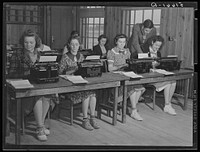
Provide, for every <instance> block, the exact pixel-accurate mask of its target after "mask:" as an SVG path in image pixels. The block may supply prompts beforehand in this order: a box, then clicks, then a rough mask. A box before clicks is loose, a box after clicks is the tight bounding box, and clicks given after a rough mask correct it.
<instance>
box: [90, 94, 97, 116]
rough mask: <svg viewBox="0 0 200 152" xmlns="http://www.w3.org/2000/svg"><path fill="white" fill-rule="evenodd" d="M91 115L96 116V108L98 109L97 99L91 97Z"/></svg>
mask: <svg viewBox="0 0 200 152" xmlns="http://www.w3.org/2000/svg"><path fill="white" fill-rule="evenodd" d="M89 102H90V103H89V104H90V115H91V116H94V115H95V108H96V97H94V96H91V97H90V101H89Z"/></svg>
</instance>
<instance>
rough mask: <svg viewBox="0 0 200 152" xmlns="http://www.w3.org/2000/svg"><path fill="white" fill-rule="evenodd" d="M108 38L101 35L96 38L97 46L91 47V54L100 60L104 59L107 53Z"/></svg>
mask: <svg viewBox="0 0 200 152" xmlns="http://www.w3.org/2000/svg"><path fill="white" fill-rule="evenodd" d="M107 43H108V38H107V37H106V35H104V34H102V35H100V36H99V37H98V44H97V45H95V46H93V54H94V55H100V56H101V58H106V56H107V52H108V46H107Z"/></svg>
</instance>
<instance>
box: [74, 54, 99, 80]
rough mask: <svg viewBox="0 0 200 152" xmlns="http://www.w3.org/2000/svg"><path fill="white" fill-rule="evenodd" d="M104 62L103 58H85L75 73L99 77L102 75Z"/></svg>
mask: <svg viewBox="0 0 200 152" xmlns="http://www.w3.org/2000/svg"><path fill="white" fill-rule="evenodd" d="M102 71H103V62H102V60H101V59H89V58H88V59H87V58H86V59H85V60H84V61H83V62H80V63H78V70H77V71H76V72H75V73H74V75H81V76H82V77H98V76H101V75H102Z"/></svg>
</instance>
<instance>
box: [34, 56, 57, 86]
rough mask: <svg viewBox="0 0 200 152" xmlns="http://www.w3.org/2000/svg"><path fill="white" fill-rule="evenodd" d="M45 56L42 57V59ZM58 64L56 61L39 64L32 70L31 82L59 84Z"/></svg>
mask: <svg viewBox="0 0 200 152" xmlns="http://www.w3.org/2000/svg"><path fill="white" fill-rule="evenodd" d="M41 57H43V58H44V56H40V58H41ZM58 68H59V67H58V62H56V56H55V61H42V62H37V63H35V64H34V66H33V67H32V68H31V69H30V81H34V82H36V83H51V82H57V81H58V80H59V77H58Z"/></svg>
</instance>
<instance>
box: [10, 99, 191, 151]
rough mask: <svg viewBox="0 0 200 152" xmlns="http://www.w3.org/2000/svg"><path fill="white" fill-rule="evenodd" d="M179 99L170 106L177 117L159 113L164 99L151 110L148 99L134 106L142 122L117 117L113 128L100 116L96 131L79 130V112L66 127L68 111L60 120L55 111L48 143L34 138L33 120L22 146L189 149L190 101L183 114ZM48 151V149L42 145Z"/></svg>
mask: <svg viewBox="0 0 200 152" xmlns="http://www.w3.org/2000/svg"><path fill="white" fill-rule="evenodd" d="M182 103H183V99H182V98H177V97H175V98H173V104H172V106H173V107H174V108H175V110H176V112H177V115H176V116H171V115H169V114H166V113H164V112H163V110H162V109H163V105H164V99H163V97H162V95H161V96H159V97H157V99H156V109H155V111H153V110H152V109H151V108H150V107H152V103H151V102H149V100H147V101H146V103H144V102H139V103H138V105H137V107H138V110H139V113H140V115H141V116H142V117H143V118H144V120H143V121H142V122H139V121H136V120H134V119H132V118H131V117H130V116H129V114H128V113H127V117H126V123H125V124H122V123H121V122H120V121H121V116H120V115H118V120H119V121H118V122H117V125H116V126H113V125H111V118H109V117H108V116H106V115H102V119H101V120H98V122H99V125H100V126H101V128H100V129H98V130H93V131H87V130H85V129H84V128H82V127H81V118H82V117H81V116H82V114H81V112H80V111H78V110H76V112H75V123H74V125H73V126H71V125H70V123H69V120H68V116H69V112H68V111H62V114H61V120H58V118H57V115H56V114H57V110H56V109H55V110H54V111H53V113H52V115H51V134H50V135H49V136H48V141H46V142H40V141H38V140H37V139H36V136H35V132H34V131H35V123H34V119H33V118H30V120H29V121H28V124H27V126H26V131H25V133H26V134H25V135H23V136H21V144H22V145H49V146H51V145H54V146H55V145H59V146H60V147H65V146H69V145H72V146H74V145H76V146H75V148H78V145H90V146H91V145H95V146H105V148H106V147H107V146H108V147H109V146H111V145H113V146H127V147H129V146H131V148H133V147H137V146H139V147H140V146H142V147H145V146H159V147H162V146H169V147H170V146H181V147H182V146H184V147H185V146H186V147H187V146H192V145H193V106H192V103H193V101H192V100H191V99H189V100H188V108H187V110H186V111H184V110H183V109H182V107H181V104H182ZM6 143H7V144H8V145H12V144H14V143H15V136H14V133H13V132H11V133H10V136H8V137H6ZM46 147H47V148H48V146H46Z"/></svg>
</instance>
